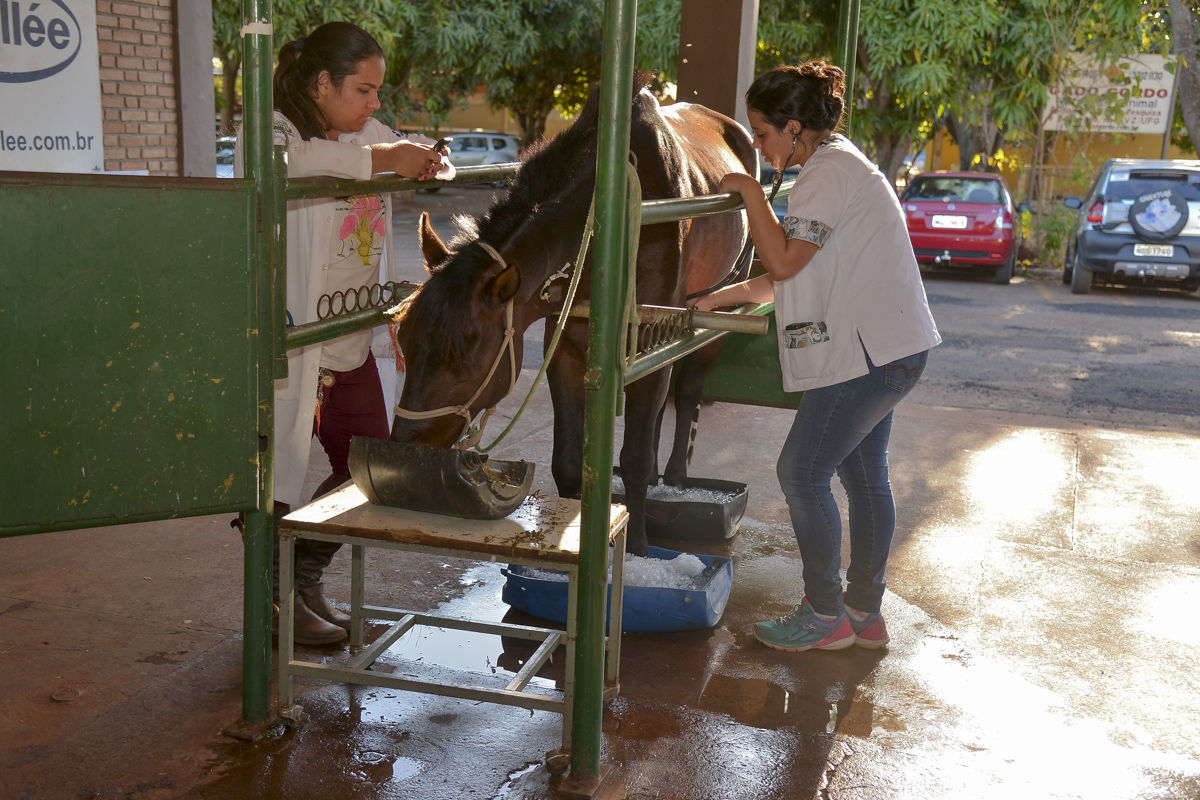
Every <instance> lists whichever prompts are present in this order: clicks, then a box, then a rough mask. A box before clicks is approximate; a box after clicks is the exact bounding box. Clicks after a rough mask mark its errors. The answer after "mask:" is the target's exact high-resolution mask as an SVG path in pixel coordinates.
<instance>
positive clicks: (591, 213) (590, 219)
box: [475, 194, 596, 453]
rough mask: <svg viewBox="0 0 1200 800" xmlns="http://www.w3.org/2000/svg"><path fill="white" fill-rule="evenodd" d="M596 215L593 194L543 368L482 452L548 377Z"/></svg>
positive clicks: (505, 433)
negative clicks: (502, 426)
mask: <svg viewBox="0 0 1200 800" xmlns="http://www.w3.org/2000/svg"><path fill="white" fill-rule="evenodd" d="M595 215H596V197H595V195H594V194H593V195H592V202H591V205H589V206H588V213H587V221H586V222H585V223H584V224H583V238H582V239H581V240H580V242H579V255H577V256H576V257H575V270H574V272H573V273H572V274H571V282H570V284H568V285H567V294H566V296H565V297H564V298H563V304H562V310H561V311H559V314H558V324H557V325H555V326H554V335H553V336H552V337H550V344H549V346H547V347H546V355H545V357H544V358H543V359H542V366H541V369H539V370H538V374H537V375H536V376H534V379H533V383H532V384H530V386H529V391H528V392H527V393H526V394H525V400H524V402H522V403H521V407H520V408H518V409H517V413H516V414H514V415H513V418H512V419H510V420H509V421H508V425H507V426H505V428H504V430H502V431H500V433H499V434H497V436H496V438H495V439H493V440H492V443H491V444H489V445H488V446H487V447H479V446H476V448H475V449H476V450H478V451H479V452H481V453H486V452H488V451H489V450H491V449H492V448H494V447H495V446H496V445H498V444H500V442H501V441H502V440H503V439H504V437H506V436H508V434H509V433H510V432H512V429H513V427H514V426H516V424H517V420H519V419H520V418H521V415H522V414H524V413H525V409H526V408H528V407H529V403H530V401H532V400H533V394H534V392H536V391H537V388H538V386H540V385H541V383H542V379H543V378H544V377H546V370H547V369H549V367H550V359H551V358H552V357H553V356H554V353H555V351H556V350H557V349H558V340H559V339H560V338H562V332H563V329H564V328H566V327H567V317H568V315H569V312H570V310H571V305H572V304H573V303H574V302H575V290H576V289H577V288H578V287H579V276H580V275H582V274H583V261H584V259H585V258H587V251H588V246H589V245H590V244H591V241H592V231H593V229H594V228H595ZM479 432H480V436H479V437H477V438H476V440H477V441H478V439H479V438H482V434H483V421H482V420H480V423H479Z"/></svg>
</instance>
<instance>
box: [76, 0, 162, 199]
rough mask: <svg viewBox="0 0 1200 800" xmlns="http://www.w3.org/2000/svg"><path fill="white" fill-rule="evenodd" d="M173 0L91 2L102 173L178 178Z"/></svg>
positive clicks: (109, 0) (104, 0)
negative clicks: (97, 63)
mask: <svg viewBox="0 0 1200 800" xmlns="http://www.w3.org/2000/svg"><path fill="white" fill-rule="evenodd" d="M172 6H173V2H172V0H96V34H97V40H98V42H97V43H98V45H99V49H100V105H101V109H102V111H103V114H104V168H105V169H106V170H143V169H144V170H149V171H150V174H151V175H168V176H172V175H178V174H179V173H180V169H179V141H180V135H179V109H178V99H177V97H178V92H177V90H176V69H175V64H176V61H177V59H176V57H175V47H176V44H175V22H174V11H173V8H172Z"/></svg>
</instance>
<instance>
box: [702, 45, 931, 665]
mask: <svg viewBox="0 0 1200 800" xmlns="http://www.w3.org/2000/svg"><path fill="white" fill-rule="evenodd" d="M844 92H845V78H844V76H843V74H842V71H841V70H840V69H838V68H837V67H835V66H832V65H830V64H826V63H825V62H823V61H807V62H804V63H801V64H799V65H797V66H783V67H778V68H776V69H773V70H771V71H770V72H767V73H764V74H763V75H760V76H759V77H758V79H756V80H755V81H754V83H753V84H751V86H750V88H749V89H748V90H747V92H746V106H747V115H748V117H749V120H750V127H751V129H752V132H753V135H754V143H755V147H757V148H758V149H759V150H761V151H762V154H763V156H764V157H765V158H766V159H767V160H768V161H769V162H770V163H771V165H772V166H773V167H775V169H776V170H777V171H778V173H779V175H782V174H783V170H784V169H785V168H787V167H790V166H793V165H799V166H800V167H801V169H800V174H799V176H798V177H797V179H796V183H795V186H794V187H793V188H792V191H791V194H790V195H789V198H788V213H787V217H786V218H785V219H784V221H783V223H782V224H780V223H779V222H777V220H776V218H775V215H774V213H773V212H772V210H771V207H770V205H769V203H768V202H767V198H766V196H765V194H764V192H763V189H762V186H761V185H760V184H759V183H758V181H757V180H755V179H754V178H753V177H752V176H749V175H744V174H730V175H727V176H726V177H725V178H724V179H723V180H722V182H721V185H720V189H721V191H724V192H738V193H739V194H741V196H742V200H743V201H744V203H745V206H746V213H747V214H748V216H749V219H750V230H751V233H752V235H753V237H754V246H755V250H756V252H757V254H758V257H759V259H760V260H761V261H762V265H763V267H764V268H765V269H766V274H765V275H761V276H758V277H756V278H752V279H750V280H748V281H745V282H744V283H739V284H734V285H732V286H727V287H725V288H722V289H720V290H718V291H716V292H714V293H712V294H709V295H706V296H704V297H701V298H699V299H697V300H696V301H694V303H693V305H694V306H695V307H697V308H700V309H703V310H708V309H712V308H719V307H722V306H731V305H738V304H742V303H747V302H769V301H771V300H774V301H775V316H776V321H777V323H778V336H779V361H780V366H781V368H782V372H783V386H784V389H786V390H788V391H803V392H804V395H803V397H802V399H801V401H800V405H799V407H798V408H797V411H796V417H795V420H794V421H793V423H792V428H791V431H790V432H789V434H788V437H787V440H786V442H785V443H784V446H783V449H782V452H781V453H780V455H779V462H778V465H777V474H778V477H779V483H780V486H781V487H782V489H783V494H784V497H785V498H786V499H787V503H788V509H789V511H790V512H791V518H792V527H793V529H794V530H795V534H796V541H797V543H798V544H799V547H800V555H801V558H802V560H803V578H804V599H803V600H802V602H801V603H800V605H798V606H796V608H795V609H794V610H793V611H791V612H790V613H789V614H787V615H786V616H784V617H781V618H779V619H775V620H771V621H768V622H760V623H757V624H756V625H755V626H754V635H755V637H756V638H757V639H758V640H759V641H761V642H762V643H763V644H765V645H767V646H768V647H773V648H775V649H778V650H785V651H792V652H801V651H804V650H809V649H813V648H817V649H823V650H837V649H841V648H843V647H849V646H850V645H852V644H856V643H857V644H858V645H859V646H862V647H867V648H877V647H882V646H884V645H885V644H887V641H888V634H887V628H886V626H885V625H884V622H883V618H882V617H881V616H880V613H879V611H880V604H881V602H882V598H883V592H884V588H885V585H886V584H885V580H884V571H885V568H886V566H887V557H888V551H889V549H890V547H891V541H892V534H893V532H894V530H895V525H896V508H895V504H894V502H893V499H892V490H891V484H890V483H889V480H888V463H887V446H888V439H889V437H890V435H891V428H892V410H893V409H894V408H895V407H896V404H897V403H899V402H900V400H901V399H902V398H903V397H904V396H905V395H906V394H907V393H908V392H909V391H911V390H912V388H913V386H914V385H915V384H916V382H917V379H918V378H919V377H920V376H921V372H922V371H923V370H924V368H925V362H926V359H927V357H928V351H929V349H930V348H931V347H934V346H935V345H937V344H938V343H940V342H941V336H939V334H938V332H937V327H936V326H935V325H934V321H933V316H932V315H931V314H930V312H929V303H928V301H927V299H926V297H925V289H924V286H923V285H922V282H921V274H920V271H919V270H918V268H917V262H916V259H915V258H914V256H913V250H912V245H911V244H910V242H909V238H908V230H907V228H906V226H905V223H904V215H903V213H902V212H901V210H900V204H899V202H898V200H897V198H896V193H895V192H894V191H893V190H892V187H891V186H890V185H889V184H888V181H887V179H886V178H885V177H884V175H883V174H882V173H881V172H880V171H879V170H878V169H877V168H876V167H875V166H874V165H873V164H872V163H871V162H870V161H868V160H867V159H866V157H864V156H863V154H862V153H861V152H859V150H858V148H856V147H855V146H854V145H853V144H852V143H851V142H850V141H849V140H848V139H846V138H845V137H844V136H842V135H840V134H838V133H836V131H837V129H838V127H839V126H840V124H841V121H842V113H843V109H844V100H843V95H844ZM776 185H778V183H777V184H776ZM834 471H836V472H837V473H838V476H839V478H840V479H841V481H842V485H843V486H844V487H845V489H846V494H847V496H848V498H849V509H850V565H849V567H848V568H847V571H846V585H845V588H844V590H843V585H842V578H841V572H840V570H841V540H842V523H841V517H840V514H839V512H838V507H837V503H836V502H835V500H834V498H833V492H832V490H831V488H830V484H831V481H832V478H833V473H834Z"/></svg>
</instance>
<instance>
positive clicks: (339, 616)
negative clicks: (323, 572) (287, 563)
mask: <svg viewBox="0 0 1200 800" xmlns="http://www.w3.org/2000/svg"><path fill="white" fill-rule="evenodd" d="M296 596H297V597H301V598H303V599H304V604H305V605H307V606H308V607H309V609H311V610H312V612H313V613H314V614H316V615H317V616H318V617H320V618H321V619H323V620H325V621H326V622H331V623H333V624H334V625H337V626H338V627H340V628H345V629H346V630H350V615H349V614H347V613H346V612H344V611H339V610H338V609H337V608H334V606H333V604H332V603H330V602H329V601H328V600H327V599H325V592H324V584H321V583H314V584H313V585H311V586H297V587H296Z"/></svg>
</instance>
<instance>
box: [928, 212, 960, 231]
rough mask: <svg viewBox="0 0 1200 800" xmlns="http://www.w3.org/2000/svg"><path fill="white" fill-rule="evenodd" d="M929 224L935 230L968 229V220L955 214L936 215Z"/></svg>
mask: <svg viewBox="0 0 1200 800" xmlns="http://www.w3.org/2000/svg"><path fill="white" fill-rule="evenodd" d="M929 224H930V225H932V226H933V227H935V228H954V229H956V230H963V229H964V228H966V227H967V218H966V217H960V216H957V215H955V214H934V215H933V219H931V220H930V221H929Z"/></svg>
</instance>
